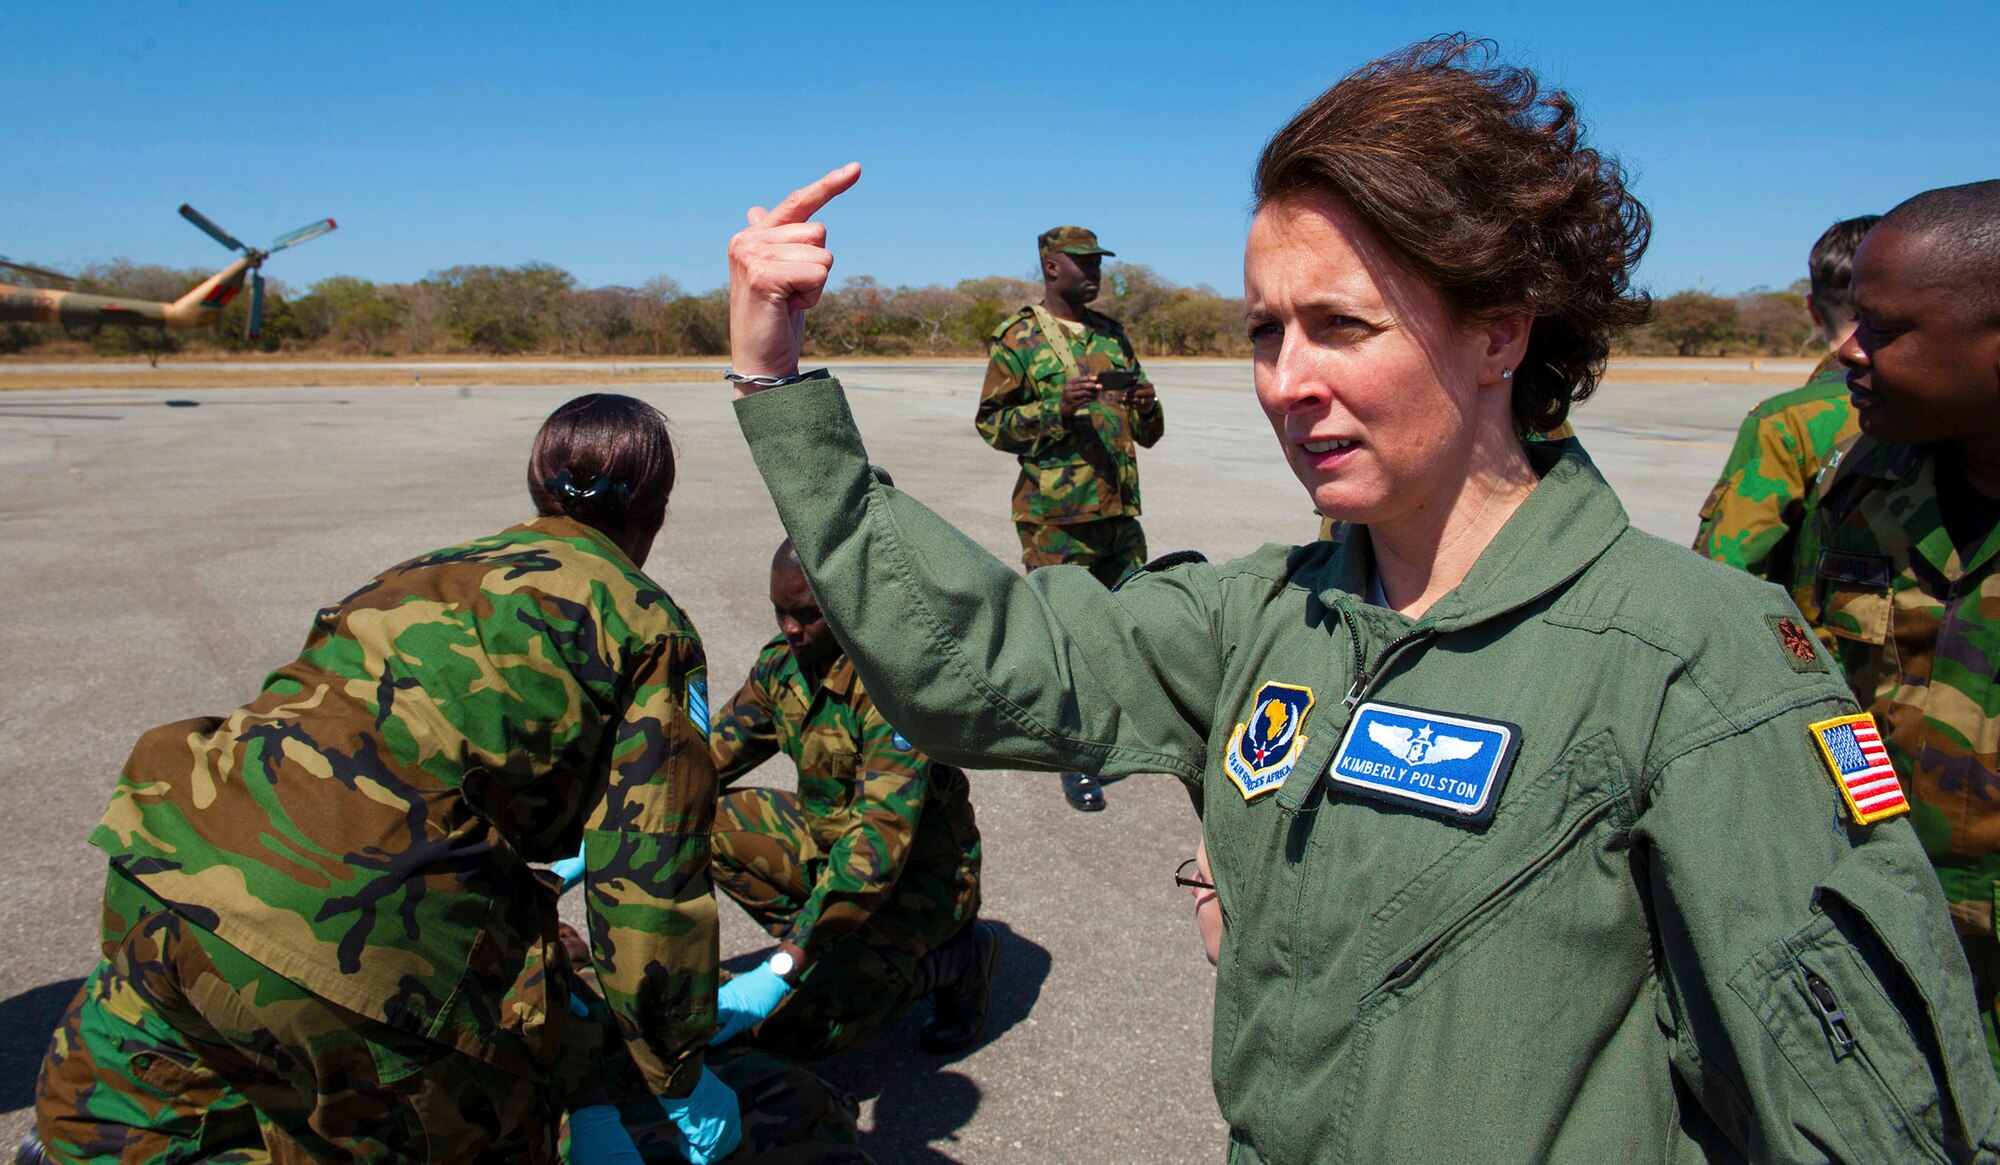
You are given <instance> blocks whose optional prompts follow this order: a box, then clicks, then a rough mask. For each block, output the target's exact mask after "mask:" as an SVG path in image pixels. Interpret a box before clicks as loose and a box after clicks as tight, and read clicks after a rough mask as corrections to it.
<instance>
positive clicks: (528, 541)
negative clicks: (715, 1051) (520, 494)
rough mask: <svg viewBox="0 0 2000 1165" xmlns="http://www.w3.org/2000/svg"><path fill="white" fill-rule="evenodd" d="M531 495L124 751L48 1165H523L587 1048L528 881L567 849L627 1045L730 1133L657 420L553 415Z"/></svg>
mask: <svg viewBox="0 0 2000 1165" xmlns="http://www.w3.org/2000/svg"><path fill="white" fill-rule="evenodd" d="M529 481H530V487H531V492H532V493H533V494H534V495H535V500H536V502H537V509H538V510H540V511H541V513H542V515H543V516H542V517H539V518H537V519H535V520H534V521H531V522H528V523H526V524H524V525H520V526H515V527H512V528H510V529H508V530H504V531H501V532H500V533H498V534H494V535H491V536H489V537H485V538H480V539H477V540H475V541H472V542H468V543H465V544H463V545H460V546H455V547H451V548H448V549H444V550H440V551H436V552H434V553H431V554H426V555H423V556H421V557H419V558H415V559H412V560H410V561H409V562H406V563H403V564H402V565H400V566H396V567H393V568H391V569H390V570H388V571H385V572H384V573H383V574H381V575H380V576H378V577H377V578H376V579H374V580H373V581H371V582H370V583H368V584H367V585H366V586H364V587H362V588H361V589H360V590H358V591H356V592H355V593H354V594H352V595H350V596H348V597H347V598H346V599H344V600H342V601H341V602H340V603H338V604H336V605H334V606H332V607H328V608H326V609H325V610H323V611H321V612H320V613H319V615H318V617H317V618H316V619H315V621H314V625H313V629H312V632H311V634H310V635H309V636H308V638H307V641H306V644H305V647H304V649H303V650H302V651H301V653H300V655H299V657H298V659H297V660H296V661H295V662H293V663H290V664H287V665H285V666H284V667H281V668H279V669H278V670H276V671H274V672H272V673H271V674H270V675H269V676H268V677H267V678H266V679H265V681H264V685H263V690H262V692H261V693H260V694H259V695H258V697H257V698H256V699H255V700H253V701H251V702H250V703H249V704H247V705H245V706H244V707H243V708H241V709H239V710H238V711H236V712H234V713H232V714H231V715H229V716H228V717H226V718H215V717H205V718H200V719H194V720H186V721H181V722H179V723H175V724H168V725H164V726H162V727H160V728H156V729H153V730H152V731H150V732H147V733H146V734H145V735H143V736H142V737H140V739H139V742H138V744H137V746H136V747H135V748H134V749H133V751H132V755H131V759H130V760H129V761H128V762H127V763H126V766H125V769H124V772H123V774H122V775H121V778H120V780H119V783H118V785H117V788H116V790H115V791H114V793H113V795H112V798H111V803H110V807H109V808H108V809H107V810H106V811H105V814H104V818H103V821H102V823H101V824H100V825H99V826H98V827H97V829H96V831H95V832H94V833H93V834H92V835H91V842H92V844H94V845H96V846H98V847H99V848H100V849H102V850H104V851H105V852H106V854H107V855H109V857H110V865H111V870H110V877H109V878H108V885H107V890H106V895H105V912H104V927H103V934H102V940H103V955H104V962H103V963H102V964H100V966H99V967H98V968H97V970H96V971H95V972H94V973H93V974H92V975H91V976H90V978H89V979H88V980H87V981H86V983H85V985H84V987H83V989H82V991H81V992H80V993H79V994H78V997H77V999H76V1000H75V1002H74V1003H73V1004H72V1005H71V1009H70V1012H69V1014H68V1016H67V1017H66V1018H65V1020H64V1022H63V1026H62V1027H61V1029H60V1030H59V1031H58V1032H57V1033H56V1036H55V1038H54V1040H53V1041H52V1044H51V1047H50V1049H49V1053H48V1056H47V1058H46V1060H45V1062H44V1064H43V1067H42V1077H41V1085H40V1089H39V1095H38V1101H37V1120H38V1126H39V1131H40V1134H41V1138H42V1140H43V1141H44V1142H45V1144H46V1148H47V1151H48V1153H49V1154H50V1156H51V1157H53V1158H54V1159H56V1160H58V1161H105V1162H113V1161H115V1162H129V1163H136V1162H142V1161H156V1160H157V1161H167V1160H176V1161H177V1160H183V1159H192V1158H194V1157H202V1158H203V1159H209V1155H213V1154H216V1153H222V1152H230V1153H234V1154H236V1156H235V1157H234V1158H232V1159H240V1160H259V1159H270V1157H271V1156H277V1157H280V1158H287V1157H290V1156H292V1155H294V1154H298V1155H303V1156H307V1157H311V1158H313V1159H315V1160H349V1159H352V1160H369V1161H375V1160H391V1159H393V1160H411V1161H425V1160H429V1161H443V1160H460V1159H470V1158H473V1157H480V1158H481V1159H493V1160H509V1161H530V1162H536V1161H547V1160H550V1159H551V1157H552V1155H553V1152H554V1148H555V1136H556V1131H557V1118H558V1116H559V1114H560V1109H561V1107H562V1106H563V1105H564V1104H565V1103H566V1102H568V1101H570V1100H571V1099H572V1092H573V1090H574V1089H575V1088H576V1086H577V1084H578V1081H579V1080H580V1079H581V1077H582V1069H581V1067H580V1065H583V1064H587V1063H588V1062H589V1061H590V1060H591V1059H592V1058H593V1052H592V1049H591V1048H590V1047H589V1046H588V1045H589V1043H590V1042H591V1041H590V1039H589V1038H588V1033H587V1031H580V1030H578V1029H579V1026H581V1027H582V1028H586V1029H587V1027H588V1025H577V1024H575V1023H573V1022H572V1016H571V1015H570V1012H569V1010H568V1007H567V1004H568V1002H569V999H570V993H571V981H572V980H571V972H570V970H569V962H568V959H567V958H566V956H565V955H564V953H563V951H562V948H561V946H560V944H559V942H558V940H557V931H556V926H557V922H556V908H555V891H554V888H553V887H552V886H551V885H549V884H547V883H545V882H544V881H542V880H541V878H540V877H539V876H538V874H537V871H535V870H534V869H533V868H532V867H530V866H529V864H528V863H529V862H531V861H546V860H548V859H551V858H555V857H559V856H561V855H564V854H568V853H573V852H575V851H576V849H577V846H578V843H579V840H581V841H582V843H583V847H584V850H585V852H586V853H587V855H588V858H587V881H588V897H589V904H588V915H589V920H590V936H591V945H592V948H593V954H594V958H595V961H596V965H597V968H598V971H599V973H600V974H601V976H602V982H603V985H604V989H605V993H606V995H607V996H608V998H609V1005H610V1009H611V1012H612V1013H613V1014H614V1015H615V1016H616V1020H617V1025H618V1031H619V1033H620V1034H621V1035H622V1036H623V1039H624V1043H625V1045H626V1047H627V1048H628V1049H629V1050H630V1053H631V1055H632V1058H633V1060H634V1061H635V1062H636V1064H637V1065H638V1067H639V1069H640V1071H641V1072H642V1073H643V1075H644V1078H645V1080H646V1083H647V1086H648V1087H649V1088H650V1089H651V1090H652V1091H653V1093H654V1094H655V1095H656V1096H660V1097H667V1098H674V1099H672V1100H668V1101H663V1102H662V1103H663V1106H664V1107H666V1108H667V1109H669V1110H671V1111H674V1112H676V1113H679V1114H680V1115H681V1116H682V1117H683V1118H686V1123H684V1124H683V1127H684V1128H686V1127H693V1128H694V1129H695V1130H696V1139H695V1141H694V1142H693V1143H692V1144H690V1145H688V1146H686V1151H688V1152H689V1155H690V1156H691V1157H693V1158H696V1159H706V1157H707V1156H708V1155H709V1154H711V1153H712V1154H714V1155H717V1156H719V1155H721V1153H723V1152H726V1151H727V1149H728V1148H729V1147H730V1145H732V1144H733V1140H730V1139H729V1134H728V1133H727V1131H726V1127H727V1126H731V1125H732V1122H734V1120H735V1101H734V1097H733V1096H727V1090H726V1089H723V1091H722V1094H721V1095H723V1096H727V1100H726V1102H725V1101H723V1100H721V1099H719V1098H718V1094H717V1093H716V1091H715V1090H716V1089H717V1088H720V1087H721V1086H720V1085H719V1084H713V1083H711V1081H712V1077H710V1076H708V1074H706V1073H705V1071H704V1069H703V1063H702V1050H703V1046H704V1045H705V1044H706V1042H707V1040H708V1038H709V1036H710V1034H711V1033H712V1032H713V1031H714V1030H715V1022H716V1020H715V992H716V959H717V948H716V929H715V928H716V919H715V900H714V897H713V895H712V893H711V891H710V886H709V880H708V865H709V849H708V833H709V827H710V822H711V819H712V817H713V814H714V805H715V796H716V786H715V775H714V768H713V765H712V764H711V762H710V760H709V755H708V746H707V740H706V736H707V722H706V716H705V715H702V716H700V717H695V716H691V714H690V707H691V706H692V707H696V708H705V705H706V696H705V694H704V693H705V683H706V679H705V668H704V663H703V654H702V646H701V641H700V639H699V637H698V636H697V635H696V634H695V630H694V627H693V626H692V625H691V624H690V623H689V622H688V619H687V616H686V615H685V614H683V613H682V612H681V610H680V609H679V608H678V607H676V606H675V605H674V603H673V601H672V600H671V599H670V598H669V597H668V596H667V594H666V592H665V591H663V590H661V589H660V587H659V586H658V584H656V583H654V582H653V581H652V580H650V579H648V578H647V577H646V576H645V575H644V574H642V573H641V572H640V564H641V563H642V562H643V561H644V559H645V557H646V554H647V551H648V550H649V549H650V547H651V545H652V541H653V538H654V535H655V534H656V533H657V531H658V529H659V526H660V522H661V520H662V519H663V517H664V511H665V506H666V497H667V493H668V491H669V490H670V489H671V487H672V482H673V468H672V447H671V445H670V444H669V443H668V438H667V434H666V428H665V418H663V417H661V416H660V415H659V414H658V413H657V412H656V411H655V410H653V409H652V408H651V407H650V406H647V405H645V404H643V403H641V402H638V401H636V400H632V399H631V398H627V397H604V396H592V397H584V398H581V399H580V400H577V401H572V402H570V404H568V405H565V406H563V407H562V408H561V409H558V410H557V411H556V413H555V414H554V415H553V416H552V417H551V418H550V419H549V422H548V423H547V424H545V425H544V426H543V429H542V431H541V433H540V434H538V435H537V438H536V443H535V454H534V458H533V461H532V462H531V466H530V470H529ZM580 483H581V484H580ZM691 1093H693V1094H694V1095H696V1096H698V1097H701V1098H702V1100H701V1102H700V1105H699V1106H698V1107H700V1108H701V1111H700V1112H698V1113H696V1114H695V1117H698V1118H700V1119H699V1120H696V1119H694V1118H690V1117H688V1115H687V1114H688V1109H689V1105H690V1104H692V1103H694V1102H690V1101H686V1100H684V1099H682V1098H686V1097H688V1096H689V1095H690V1094H691ZM723 1109H726V1110H727V1111H726V1112H725V1111H722V1110H723ZM710 1118H713V1119H712V1120H711V1119H710ZM700 1121H709V1124H707V1125H702V1124H701V1123H700ZM704 1130H706V1131H704ZM717 1130H721V1131H717ZM711 1134H713V1135H711ZM217 1159H220V1158H217Z"/></svg>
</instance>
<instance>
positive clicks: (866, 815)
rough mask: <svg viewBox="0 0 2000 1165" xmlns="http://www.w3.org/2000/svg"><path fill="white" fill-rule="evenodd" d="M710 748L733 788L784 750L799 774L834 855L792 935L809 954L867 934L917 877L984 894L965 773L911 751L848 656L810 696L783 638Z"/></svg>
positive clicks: (810, 814) (771, 647)
mask: <svg viewBox="0 0 2000 1165" xmlns="http://www.w3.org/2000/svg"><path fill="white" fill-rule="evenodd" d="M709 749H710V752H711V754H712V755H713V757H714V759H715V772H716V777H717V778H718V779H719V780H720V781H721V782H722V783H723V784H725V785H727V784H729V783H730V782H732V781H734V780H735V779H736V778H738V777H740V776H742V775H743V774H744V773H747V772H749V771H750V770H751V769H754V768H756V767H757V766H758V765H760V764H762V763H763V762H764V761H765V760H766V759H768V758H769V757H771V756H772V755H773V754H775V753H777V752H780V751H782V752H783V753H784V754H785V755H786V756H788V757H790V758H791V760H792V763H793V764H795V765H797V766H798V770H799V800H800V801H801V802H802V803H803V804H804V806H805V811H806V814H807V821H808V824H809V827H810V828H811V830H812V835H813V842H814V844H815V845H817V846H818V848H819V852H820V853H821V854H823V855H825V865H824V868H823V869H822V870H821V872H820V876H819V880H818V882H817V883H816V884H815V885H814V886H813V891H812V895H811V896H810V898H808V900H807V902H806V906H805V908H804V909H803V910H801V911H800V912H799V913H798V916H797V917H796V918H795V919H793V922H792V930H791V934H790V935H789V936H788V937H790V939H791V941H792V942H793V943H795V944H797V945H798V946H799V947H801V948H803V949H805V950H806V951H807V952H808V953H815V944H824V943H826V942H829V941H831V940H832V939H834V938H836V937H839V936H841V935H845V934H851V933H852V932H854V931H855V930H856V929H858V928H859V927H860V926H861V924H862V923H864V922H866V921H867V920H868V919H869V917H870V916H871V915H872V914H874V913H875V911H876V910H878V909H880V908H881V907H882V906H883V905H885V904H886V903H888V902H889V901H890V900H891V898H892V897H893V895H894V891H895V887H896V883H897V880H898V879H899V878H901V877H903V875H904V872H905V871H906V870H914V869H918V868H924V869H931V870H935V871H938V872H940V873H943V874H944V875H945V880H946V881H947V883H949V884H951V885H952V886H953V889H954V891H955V892H956V893H957V894H959V895H960V896H961V897H965V896H969V895H971V894H973V893H975V883H976V881H977V878H978V868H979V830H978V828H977V826H976V825H975V824H974V822H973V816H972V802H971V799H970V797H969V796H968V795H967V788H966V782H965V775H964V774H963V773H962V772H960V771H959V770H957V769H955V768H952V767H951V766H950V765H940V764H936V763H934V762H932V761H931V760H930V759H929V758H927V757H925V756H924V755H923V754H922V753H919V752H917V751H916V750H915V749H913V748H911V747H910V742H909V741H908V740H906V739H904V737H903V736H902V734H901V733H898V732H897V731H896V730H895V729H894V728H891V727H890V726H889V722H888V721H887V720H884V719H883V718H882V713H881V712H879V711H877V710H876V707H875V701H874V700H873V699H871V698H870V697H869V695H868V693H867V692H866V691H865V690H863V688H862V686H861V681H860V680H859V679H858V678H857V677H856V676H855V674H854V665H853V664H852V663H849V662H848V660H847V657H846V656H844V655H843V656H841V657H840V658H839V659H838V660H836V661H835V662H834V664H833V666H832V667H830V668H828V669H827V673H826V678H825V679H824V680H822V681H821V683H820V686H819V690H818V691H808V690H807V688H806V681H805V676H804V675H803V674H802V673H801V672H800V670H799V665H798V662H797V661H796V660H795V659H793V657H792V651H791V647H790V646H789V645H788V644H786V642H785V637H784V636H782V635H780V636H777V637H775V638H773V639H772V640H771V642H769V643H767V644H765V645H764V650H763V651H762V652H760V653H759V654H758V656H757V663H756V665H755V666H753V667H752V668H751V669H750V678H749V679H747V680H745V681H744V683H743V689H742V690H741V691H739V692H737V693H736V698H735V699H734V700H733V701H731V702H730V705H729V707H727V708H719V709H717V712H716V717H715V725H714V730H713V731H712V732H711V733H710V736H709Z"/></svg>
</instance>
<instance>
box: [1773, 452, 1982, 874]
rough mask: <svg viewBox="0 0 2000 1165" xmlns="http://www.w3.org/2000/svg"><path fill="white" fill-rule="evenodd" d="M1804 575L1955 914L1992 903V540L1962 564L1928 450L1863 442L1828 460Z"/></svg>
mask: <svg viewBox="0 0 2000 1165" xmlns="http://www.w3.org/2000/svg"><path fill="white" fill-rule="evenodd" d="M1829 470H1830V472H1829V473H1827V474H1826V479H1827V480H1825V481H1824V482H1822V483H1821V486H1820V489H1819V513H1818V514H1817V516H1816V518H1815V521H1814V534H1815V535H1816V536H1817V540H1818V542H1819V545H1820V550H1819V554H1818V557H1817V561H1816V563H1815V567H1814V569H1813V570H1812V571H1811V573H1810V574H1808V575H1807V581H1808V582H1809V584H1810V586H1811V588H1812V590H1813V594H1814V599H1815V601H1816V602H1817V603H1818V604H1819V605H1820V608H1821V611H1820V616H1819V624H1820V627H1821V629H1822V631H1824V632H1830V635H1827V636H1825V638H1827V639H1828V640H1829V641H1830V644H1831V646H1832V648H1833V652H1834V656H1835V658H1837V659H1838V660H1839V661H1840V665H1841V667H1842V669H1843V670H1844V671H1845V672H1846V673H1847V682H1848V685H1849V686H1850V687H1852V688H1853V689H1854V698H1855V699H1856V700H1858V701H1859V702H1860V703H1861V705H1862V707H1864V708H1866V709H1867V710H1869V711H1870V712H1873V713H1874V714H1875V720H1876V723H1878V724H1880V725H1881V726H1882V732H1883V736H1884V737H1885V743H1886V744H1887V746H1888V751H1889V757H1890V760H1891V761H1892V762H1893V763H1894V764H1895V766H1896V772H1897V773H1898V774H1900V775H1901V776H1902V778H1903V786H1904V788H1905V790H1907V791H1908V793H1909V794H1910V799H1911V802H1912V812H1911V820H1912V822H1913V823H1914V824H1915V825H1916V827H1917V835H1918V837H1920V838H1922V839H1923V843H1924V848H1925V849H1926V850H1927V851H1928V852H1929V853H1930V856H1931V860H1932V861H1933V862H1934V863H1935V864H1936V865H1937V867H1938V874H1939V876H1940V877H1941V878H1942V879H1943V881H1944V887H1945V897H1947V898H1949V899H1951V900H1952V901H1953V902H1985V903H1992V902H1994V901H1995V895H1996V893H2000V888H1996V887H2000V680H1996V677H1995V673H1996V671H2000V574H1996V573H1995V570H1994V565H1995V560H1996V557H2000V529H1996V530H1993V531H1991V532H1989V533H1988V534H1987V536H1986V540H1985V542H1984V543H1983V544H1982V545H1980V546H1979V548H1978V549H1977V550H1976V551H1975V552H1974V553H1972V554H1971V555H1970V556H1963V557H1962V556H1960V554H1959V553H1958V551H1957V550H1956V549H1955V548H1954V547H1953V546H1952V544H1951V538H1950V536H1949V535H1947V534H1946V533H1945V529H1944V523H1943V521H1942V520H1941V519H1940V517H1939V513H1938V499H1937V477H1936V463H1935V457H1934V456H1933V454H1932V452H1931V450H1930V448H1928V447H1925V448H1917V447H1912V446H1909V445H1894V444H1889V443H1886V442H1877V441H1875V440H1874V439H1873V438H1870V437H1866V436H1864V437H1860V438H1858V439H1856V440H1855V441H1854V442H1853V443H1851V444H1850V445H1848V446H1845V447H1843V448H1842V449H1841V450H1840V451H1839V453H1838V454H1837V455H1836V457H1835V458H1834V459H1833V460H1832V461H1830V462H1829Z"/></svg>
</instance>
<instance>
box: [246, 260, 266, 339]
mask: <svg viewBox="0 0 2000 1165" xmlns="http://www.w3.org/2000/svg"><path fill="white" fill-rule="evenodd" d="M263 331H264V273H263V272H262V271H252V272H251V273H250V326H249V327H248V328H246V329H244V332H243V336H244V338H245V339H249V340H254V339H256V338H257V337H258V336H259V335H261V334H263Z"/></svg>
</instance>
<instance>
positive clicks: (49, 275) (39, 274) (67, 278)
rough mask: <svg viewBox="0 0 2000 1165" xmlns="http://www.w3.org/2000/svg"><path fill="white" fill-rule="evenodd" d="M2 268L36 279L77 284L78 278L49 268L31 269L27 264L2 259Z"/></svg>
mask: <svg viewBox="0 0 2000 1165" xmlns="http://www.w3.org/2000/svg"><path fill="white" fill-rule="evenodd" d="M0 267H6V268H8V269H9V270H13V271H19V272H20V273H22V274H23V275H32V276H34V277H35V278H36V279H54V280H58V281H60V282H63V283H75V282H76V277H75V276H73V275H64V274H63V273H62V272H60V271H51V270H49V269H48V268H47V267H31V266H29V265H28V264H26V263H16V262H14V261H13V260H12V259H6V258H0Z"/></svg>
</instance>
